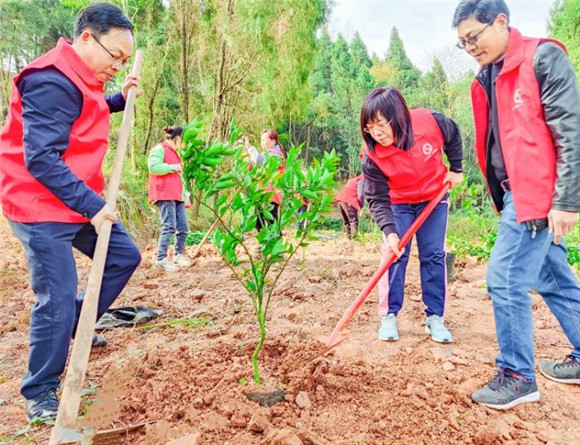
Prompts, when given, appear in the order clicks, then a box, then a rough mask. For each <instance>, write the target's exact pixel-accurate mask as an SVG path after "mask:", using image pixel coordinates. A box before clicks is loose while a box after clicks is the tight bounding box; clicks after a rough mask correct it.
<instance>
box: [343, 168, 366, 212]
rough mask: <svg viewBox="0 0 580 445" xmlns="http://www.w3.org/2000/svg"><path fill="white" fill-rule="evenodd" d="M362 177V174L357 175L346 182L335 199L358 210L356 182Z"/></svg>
mask: <svg viewBox="0 0 580 445" xmlns="http://www.w3.org/2000/svg"><path fill="white" fill-rule="evenodd" d="M362 179H364V176H363V175H358V176H355V177H354V178H352V179H351V180H350V181H348V182H347V183H346V185H345V186H344V188H343V189H342V190H341V191H340V193H339V194H338V195H336V201H340V202H346V203H347V204H348V205H350V206H352V207H354V208H355V209H357V210H360V202H359V200H358V193H357V184H358V183H359V181H361V180H362Z"/></svg>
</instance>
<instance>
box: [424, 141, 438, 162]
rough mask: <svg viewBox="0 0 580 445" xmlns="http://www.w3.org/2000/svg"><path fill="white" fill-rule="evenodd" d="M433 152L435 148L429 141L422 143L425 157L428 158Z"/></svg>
mask: <svg viewBox="0 0 580 445" xmlns="http://www.w3.org/2000/svg"><path fill="white" fill-rule="evenodd" d="M433 153H435V150H434V149H433V146H432V145H431V144H430V143H429V142H427V143H426V144H424V145H423V154H424V155H425V156H426V158H425V159H429V158H430V157H431V156H433Z"/></svg>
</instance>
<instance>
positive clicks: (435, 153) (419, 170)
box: [363, 108, 447, 204]
mask: <svg viewBox="0 0 580 445" xmlns="http://www.w3.org/2000/svg"><path fill="white" fill-rule="evenodd" d="M410 112H411V124H412V127H413V135H414V136H415V145H413V147H411V148H410V149H409V150H407V151H403V150H401V149H399V148H397V147H396V146H394V145H390V146H388V147H383V146H382V145H380V144H376V145H375V149H374V151H372V152H371V151H370V150H369V149H368V148H367V147H366V145H365V146H364V147H363V148H364V151H365V153H366V155H367V156H368V157H369V159H371V160H372V161H373V162H374V163H375V164H376V166H377V167H378V168H379V169H380V170H381V172H383V174H384V175H385V176H386V177H387V182H388V184H389V187H390V189H391V191H390V197H391V202H392V203H393V204H416V203H419V202H423V201H429V200H430V199H432V198H433V197H435V196H436V195H437V193H439V191H440V190H441V187H442V185H443V180H444V179H445V175H446V174H447V167H446V166H445V164H444V163H443V156H442V149H443V143H444V141H443V135H442V134H441V130H440V128H439V125H437V121H436V120H435V118H434V117H433V115H432V114H431V112H430V111H429V110H427V109H425V108H417V109H414V110H410Z"/></svg>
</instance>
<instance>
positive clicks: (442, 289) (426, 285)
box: [378, 195, 449, 317]
mask: <svg viewBox="0 0 580 445" xmlns="http://www.w3.org/2000/svg"><path fill="white" fill-rule="evenodd" d="M448 197H449V195H446V196H445V197H444V198H443V200H442V201H441V203H439V204H438V205H437V206H435V208H434V209H433V212H432V213H431V215H429V217H428V218H427V219H426V220H425V222H424V223H423V225H422V226H421V227H420V228H419V230H417V233H416V235H415V237H416V239H417V247H418V249H419V261H420V273H421V291H422V294H423V303H424V304H425V315H427V316H428V317H429V316H430V315H439V316H443V313H444V311H445V299H446V297H447V271H446V268H445V234H446V232H447V220H448V215H449V199H448ZM427 204H429V201H425V202H421V203H419V204H393V205H392V209H393V217H394V219H395V224H396V226H397V233H398V235H399V238H402V237H403V235H404V234H405V232H406V231H407V230H408V229H409V227H411V225H412V224H413V222H414V221H415V220H416V219H417V217H418V216H419V214H420V213H421V212H422V211H423V209H424V208H425V207H426V206H427ZM411 243H412V241H411V242H409V244H407V247H406V248H405V253H404V254H403V255H401V257H400V258H399V259H397V261H395V262H394V263H393V265H392V266H391V267H390V268H389V270H388V271H387V272H386V273H385V274H384V275H383V276H382V278H381V279H380V281H379V307H378V312H379V317H382V316H384V315H387V314H395V315H397V314H398V313H399V311H400V310H401V308H402V307H403V299H404V295H405V274H406V271H407V264H408V262H409V252H410V251H411ZM385 244H386V240H385ZM384 257H385V246H383V260H384Z"/></svg>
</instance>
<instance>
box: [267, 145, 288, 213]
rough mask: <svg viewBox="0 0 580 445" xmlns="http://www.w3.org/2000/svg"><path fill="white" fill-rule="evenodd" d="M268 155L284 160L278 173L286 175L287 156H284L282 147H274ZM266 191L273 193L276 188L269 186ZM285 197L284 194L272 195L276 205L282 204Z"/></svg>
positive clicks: (269, 150)
mask: <svg viewBox="0 0 580 445" xmlns="http://www.w3.org/2000/svg"><path fill="white" fill-rule="evenodd" d="M268 154H269V155H270V156H278V157H279V158H282V159H283V160H284V162H283V163H282V165H280V167H279V168H278V171H280V173H284V172H285V171H286V156H284V152H283V151H282V149H281V148H280V146H279V145H275V146H274V147H272V148H269V149H268ZM266 190H267V191H269V192H273V191H276V188H275V187H274V186H272V185H269V186H268V187H266ZM283 197H284V195H283V194H282V193H280V192H276V193H274V194H273V195H272V202H273V203H276V204H280V203H281V202H282V198H283Z"/></svg>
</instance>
